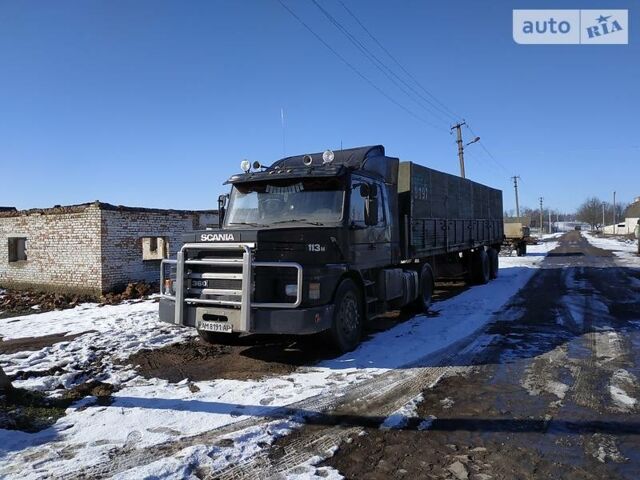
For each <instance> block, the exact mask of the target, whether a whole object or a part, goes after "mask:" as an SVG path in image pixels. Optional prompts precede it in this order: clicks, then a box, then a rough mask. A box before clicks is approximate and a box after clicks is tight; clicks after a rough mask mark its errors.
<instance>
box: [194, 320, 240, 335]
mask: <svg viewBox="0 0 640 480" xmlns="http://www.w3.org/2000/svg"><path fill="white" fill-rule="evenodd" d="M198 328H199V329H200V330H205V331H207V332H220V333H231V331H232V327H231V324H230V323H228V322H209V321H202V322H200V324H199V325H198Z"/></svg>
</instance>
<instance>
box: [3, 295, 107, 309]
mask: <svg viewBox="0 0 640 480" xmlns="http://www.w3.org/2000/svg"><path fill="white" fill-rule="evenodd" d="M93 301H95V299H94V298H92V297H91V296H88V295H75V294H63V293H42V292H31V291H19V290H5V291H3V292H2V295H0V312H10V313H26V312H33V311H38V312H47V311H50V310H62V309H64V308H73V307H75V306H76V305H78V304H80V303H85V302H93Z"/></svg>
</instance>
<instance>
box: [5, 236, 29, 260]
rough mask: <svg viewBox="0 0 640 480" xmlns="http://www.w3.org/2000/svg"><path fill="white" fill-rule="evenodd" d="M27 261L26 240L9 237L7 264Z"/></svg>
mask: <svg viewBox="0 0 640 480" xmlns="http://www.w3.org/2000/svg"><path fill="white" fill-rule="evenodd" d="M25 260H27V239H26V238H25V237H9V262H24V261H25Z"/></svg>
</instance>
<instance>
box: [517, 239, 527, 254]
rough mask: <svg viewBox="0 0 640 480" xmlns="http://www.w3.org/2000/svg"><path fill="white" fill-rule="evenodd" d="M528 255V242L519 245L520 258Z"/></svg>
mask: <svg viewBox="0 0 640 480" xmlns="http://www.w3.org/2000/svg"><path fill="white" fill-rule="evenodd" d="M526 254H527V242H520V243H518V256H519V257H524V256H525V255H526Z"/></svg>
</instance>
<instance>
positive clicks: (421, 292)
mask: <svg viewBox="0 0 640 480" xmlns="http://www.w3.org/2000/svg"><path fill="white" fill-rule="evenodd" d="M419 282H420V283H419V285H418V298H416V300H415V301H414V302H413V304H412V307H415V310H416V311H418V312H420V313H427V312H428V311H429V307H430V306H431V301H432V300H433V284H434V279H433V270H431V266H430V265H429V264H428V263H425V264H424V265H422V268H421V269H420V279H419Z"/></svg>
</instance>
